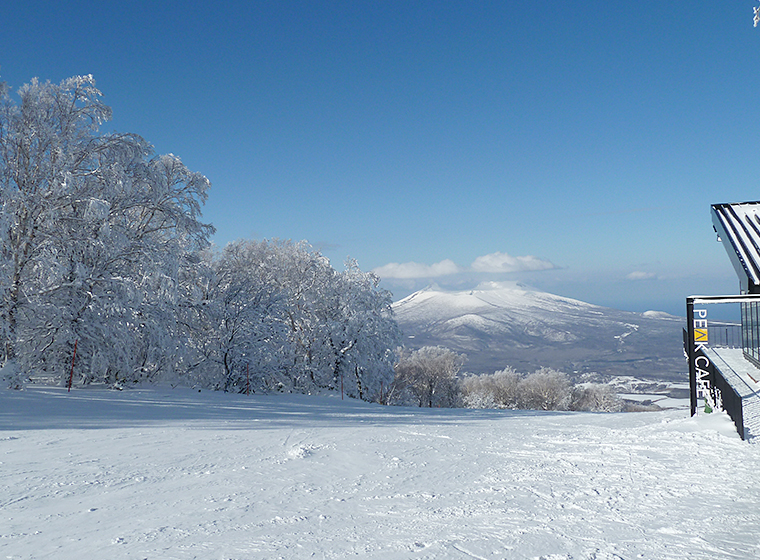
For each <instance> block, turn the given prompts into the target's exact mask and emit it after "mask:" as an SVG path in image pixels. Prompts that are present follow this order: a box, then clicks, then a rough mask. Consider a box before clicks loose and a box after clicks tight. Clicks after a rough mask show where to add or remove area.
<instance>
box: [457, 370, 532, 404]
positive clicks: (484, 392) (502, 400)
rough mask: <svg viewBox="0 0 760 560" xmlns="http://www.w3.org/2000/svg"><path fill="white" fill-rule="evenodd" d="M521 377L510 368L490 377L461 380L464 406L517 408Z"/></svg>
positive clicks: (481, 376) (482, 376)
mask: <svg viewBox="0 0 760 560" xmlns="http://www.w3.org/2000/svg"><path fill="white" fill-rule="evenodd" d="M522 380H523V379H522V376H521V375H520V374H519V373H517V371H515V369H514V368H512V367H507V368H505V369H503V370H500V371H497V372H495V373H493V374H491V375H473V376H470V377H467V378H465V379H464V380H462V387H461V389H462V393H463V399H464V403H465V406H467V407H469V408H511V409H514V408H518V407H519V404H520V383H521V382H522Z"/></svg>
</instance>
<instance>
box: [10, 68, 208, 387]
mask: <svg viewBox="0 0 760 560" xmlns="http://www.w3.org/2000/svg"><path fill="white" fill-rule="evenodd" d="M2 93H3V96H2V105H1V107H0V111H1V112H0V204H2V222H1V223H0V257H1V258H2V260H1V261H0V266H1V267H2V268H1V269H0V304H1V305H0V329H1V332H2V338H3V359H4V360H5V361H9V360H18V361H20V362H21V363H22V364H23V365H24V366H26V367H29V368H35V369H40V370H44V371H47V372H49V373H52V374H57V375H59V376H60V375H61V374H62V373H63V371H65V370H66V369H67V368H66V364H68V363H70V360H71V353H72V350H73V345H74V342H75V341H77V340H78V341H79V343H78V351H77V363H78V371H79V373H80V374H81V375H82V377H83V378H84V379H85V380H93V379H100V380H105V381H109V382H111V381H113V382H116V381H122V380H135V379H140V378H144V377H146V376H147V377H150V376H153V375H155V374H156V373H159V372H161V371H166V370H170V369H172V368H174V367H175V366H176V362H177V360H178V355H179V353H181V351H180V348H179V344H178V339H177V336H178V330H177V325H176V316H175V311H176V305H177V295H178V279H179V275H180V271H181V269H182V268H183V267H185V266H187V265H188V264H189V263H188V261H187V260H186V255H187V254H188V253H191V252H193V251H194V250H196V249H198V248H199V247H200V246H203V245H204V244H206V243H207V237H208V235H209V234H210V233H211V232H212V231H213V228H212V227H211V226H209V225H206V224H203V223H202V222H200V205H201V203H202V202H203V201H204V200H205V198H206V191H207V189H208V187H209V182H208V180H207V179H206V178H205V177H203V176H202V175H200V174H198V173H193V172H191V171H189V170H188V169H187V168H186V167H185V166H184V165H183V164H182V163H181V161H180V160H179V159H178V158H177V157H175V156H173V155H166V156H155V155H154V153H153V150H152V148H151V146H150V145H149V144H148V143H147V142H146V141H145V140H144V139H142V138H141V137H139V136H137V135H134V134H105V135H101V134H99V126H100V125H101V124H102V123H103V122H104V121H106V120H108V119H109V118H110V116H111V110H110V109H109V108H108V107H107V106H105V105H104V104H103V103H102V102H101V100H100V97H101V93H100V91H98V90H97V89H96V88H95V85H94V81H93V79H92V77H91V76H79V77H74V78H70V79H67V80H64V81H63V82H61V83H60V84H51V83H49V82H46V83H40V82H39V81H37V80H32V81H31V82H30V83H29V84H27V85H25V86H23V87H22V88H21V89H20V90H19V91H18V97H19V100H20V102H19V103H16V102H14V100H13V99H12V98H11V97H10V95H8V91H7V87H4V88H3V91H2Z"/></svg>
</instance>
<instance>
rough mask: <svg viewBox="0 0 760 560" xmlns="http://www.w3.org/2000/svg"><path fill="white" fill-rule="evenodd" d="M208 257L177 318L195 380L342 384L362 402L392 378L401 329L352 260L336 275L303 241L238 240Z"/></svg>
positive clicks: (267, 386) (229, 384)
mask: <svg viewBox="0 0 760 560" xmlns="http://www.w3.org/2000/svg"><path fill="white" fill-rule="evenodd" d="M205 258H206V260H207V262H208V267H207V272H206V273H204V274H200V275H198V276H196V277H195V278H194V279H191V280H190V281H189V282H188V284H187V287H188V288H187V289H189V292H188V297H187V298H186V299H187V304H186V305H185V306H184V307H183V312H182V316H183V318H182V321H181V322H182V324H183V325H184V326H185V329H186V330H187V332H188V333H189V335H188V337H189V344H190V346H191V347H192V348H193V349H194V351H195V353H196V359H195V361H194V364H193V365H192V366H191V367H190V370H191V372H192V375H191V377H193V378H194V379H195V382H198V383H201V384H204V385H206V386H211V387H217V388H224V389H225V390H232V389H235V388H236V389H238V390H240V389H241V387H242V386H243V383H245V386H246V387H247V386H248V384H249V382H250V381H251V380H253V382H254V384H255V388H257V389H258V388H261V389H264V390H272V389H278V390H287V391H310V390H312V389H317V388H326V389H338V388H339V387H340V384H341V381H342V382H344V387H345V390H346V392H347V393H348V394H349V395H350V396H356V397H359V398H363V399H368V400H369V399H374V398H378V397H379V394H380V386H381V385H382V384H385V386H386V387H387V386H388V384H389V383H390V382H391V380H392V377H393V363H394V360H395V358H394V352H393V350H392V349H393V348H395V347H396V345H397V344H398V340H399V332H398V327H397V325H396V322H395V320H393V317H392V315H391V300H390V295H389V294H388V293H387V292H385V291H383V290H380V289H378V287H377V284H378V280H377V278H376V277H375V276H374V275H373V274H371V273H364V272H362V271H361V270H360V269H359V267H358V265H357V264H356V262H355V261H349V262H347V263H346V270H345V271H344V272H338V271H336V270H335V269H333V268H332V266H330V263H329V261H328V260H327V259H326V258H324V257H323V256H322V255H320V254H319V252H318V251H315V250H313V249H312V248H311V247H310V246H309V245H308V244H307V243H305V242H301V243H293V242H291V241H280V240H271V241H250V240H241V241H237V242H235V243H232V244H230V245H228V246H227V247H225V249H224V250H223V251H222V252H221V253H220V254H219V255H218V256H213V255H210V254H208V253H207V255H206V257H205ZM244 380H245V381H244Z"/></svg>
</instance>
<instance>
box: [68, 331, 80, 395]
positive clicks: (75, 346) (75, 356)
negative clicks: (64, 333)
mask: <svg viewBox="0 0 760 560" xmlns="http://www.w3.org/2000/svg"><path fill="white" fill-rule="evenodd" d="M77 344H79V339H77V340H75V341H74V355H73V356H71V373H70V374H69V390H68V392H69V393H71V383H72V382H73V381H74V360H76V358H77Z"/></svg>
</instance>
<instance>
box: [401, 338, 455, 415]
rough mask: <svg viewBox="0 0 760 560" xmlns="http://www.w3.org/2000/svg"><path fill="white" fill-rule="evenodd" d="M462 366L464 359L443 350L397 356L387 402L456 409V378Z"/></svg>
mask: <svg viewBox="0 0 760 560" xmlns="http://www.w3.org/2000/svg"><path fill="white" fill-rule="evenodd" d="M464 362H465V356H464V355H462V354H457V353H456V352H454V351H453V350H450V349H448V348H444V347H442V346H423V347H422V348H420V349H419V350H414V351H406V352H403V351H402V352H400V357H399V361H398V363H397V364H396V377H395V379H394V380H393V385H392V387H391V390H390V394H389V397H388V400H389V402H390V403H391V404H407V402H408V401H409V400H412V402H414V404H416V405H417V406H420V407H434V406H435V407H454V406H457V404H458V398H459V390H458V379H457V374H458V373H459V370H460V369H461V368H462V365H464Z"/></svg>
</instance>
